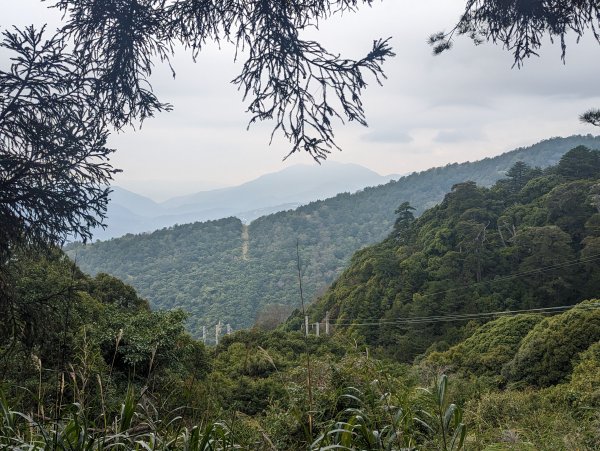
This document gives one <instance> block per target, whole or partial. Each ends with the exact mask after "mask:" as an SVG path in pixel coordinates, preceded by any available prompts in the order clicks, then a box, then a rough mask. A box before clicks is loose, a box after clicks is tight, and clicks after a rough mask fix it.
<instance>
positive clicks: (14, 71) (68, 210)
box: [0, 0, 393, 255]
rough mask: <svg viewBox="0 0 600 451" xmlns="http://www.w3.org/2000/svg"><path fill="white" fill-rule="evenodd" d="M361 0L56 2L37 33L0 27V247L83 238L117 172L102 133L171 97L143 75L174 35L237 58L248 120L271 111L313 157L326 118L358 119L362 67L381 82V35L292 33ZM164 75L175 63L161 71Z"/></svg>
mask: <svg viewBox="0 0 600 451" xmlns="http://www.w3.org/2000/svg"><path fill="white" fill-rule="evenodd" d="M371 3H372V0H363V1H357V0H341V1H340V0H335V1H334V0H310V1H306V0H289V1H284V2H273V1H266V0H252V1H250V0H223V1H213V0H175V1H166V0H77V1H75V0H56V1H55V2H54V6H55V7H56V8H58V9H60V10H61V11H62V12H63V13H64V16H63V17H64V20H65V25H64V26H63V28H62V29H60V30H59V31H58V33H57V34H56V35H54V36H51V37H49V38H46V37H45V36H44V35H45V33H44V29H43V28H42V29H40V30H36V29H35V28H34V27H28V28H26V29H24V30H20V29H16V28H15V29H14V30H13V31H5V32H4V33H3V41H2V42H1V43H0V48H2V49H5V50H8V51H9V52H11V56H12V65H11V67H10V68H8V69H7V70H1V69H0V158H1V160H0V220H1V225H0V240H1V241H0V252H2V253H4V254H6V255H8V253H10V252H9V250H10V248H11V247H12V246H15V245H17V244H19V243H22V244H41V243H51V244H60V243H63V242H64V241H65V239H66V238H67V237H72V236H75V237H81V238H83V240H84V241H85V240H86V239H89V238H91V236H92V234H91V230H92V229H93V228H94V227H98V226H101V225H102V221H103V219H104V217H105V212H106V205H107V196H108V193H109V190H108V189H107V188H106V187H107V186H108V185H109V183H110V181H111V180H112V176H113V175H114V174H115V172H117V170H115V169H114V168H113V167H112V166H111V165H110V163H109V155H110V153H111V152H112V150H111V149H108V148H106V147H105V143H106V139H107V137H108V135H109V131H110V130H112V129H121V128H123V127H125V126H127V125H133V126H135V125H137V124H139V123H141V122H143V121H144V120H145V119H146V118H148V117H151V116H153V115H154V114H156V113H157V112H160V111H164V110H168V109H170V108H171V106H170V105H169V104H166V103H163V102H161V101H160V100H159V99H158V97H157V96H156V95H155V94H154V92H153V90H152V86H151V84H150V82H149V77H150V74H151V72H152V69H153V67H154V65H155V64H156V63H158V62H166V63H168V64H170V63H169V59H170V58H171V57H172V56H173V54H174V49H175V48H176V47H177V46H179V47H180V46H181V45H183V46H184V47H185V48H187V49H189V50H191V52H192V54H193V55H194V56H197V55H198V53H199V52H200V51H201V50H202V49H203V47H204V45H205V44H206V43H207V42H208V41H213V42H217V43H222V42H228V43H231V44H233V45H234V47H235V48H236V58H237V56H241V55H242V54H243V55H245V56H247V59H246V61H245V62H244V64H243V65H242V69H241V72H240V74H239V75H238V76H237V77H236V78H235V79H234V80H233V83H234V84H235V85H237V87H238V88H239V89H241V90H242V92H243V93H244V99H245V100H247V101H248V102H249V103H248V111H249V112H251V113H252V115H253V116H252V118H251V120H250V123H253V122H256V121H262V120H268V119H273V120H274V124H275V125H274V129H273V134H274V133H275V132H278V131H280V132H281V133H283V135H284V136H285V137H286V138H287V139H288V140H289V141H290V142H291V146H292V147H291V150H290V154H291V153H294V152H297V151H306V152H308V153H309V154H310V155H311V156H312V157H313V158H314V159H315V160H317V161H319V160H322V159H325V158H326V156H327V154H328V153H329V152H330V150H331V149H332V148H337V146H336V144H335V142H334V139H333V138H334V133H333V126H332V121H333V120H334V118H337V119H340V120H342V121H343V120H348V121H357V122H359V123H361V124H363V125H366V119H365V113H364V109H363V105H362V102H361V98H360V96H361V93H362V91H363V89H364V88H365V87H366V86H367V82H366V80H365V76H366V75H367V74H369V73H370V74H372V75H373V76H374V79H375V80H376V81H377V82H378V83H381V81H382V79H383V78H384V74H383V71H382V68H381V65H382V63H383V61H384V60H385V59H386V58H387V57H390V56H393V53H392V51H391V49H390V47H389V45H388V40H377V41H374V42H373V45H372V47H371V50H370V51H369V52H368V53H367V54H366V55H365V56H364V57H363V58H361V59H359V60H350V59H345V58H342V57H340V56H339V55H334V54H332V53H330V52H328V51H327V50H326V49H325V48H323V47H322V46H321V45H320V44H319V43H318V42H315V41H310V40H304V39H302V38H301V37H300V33H301V31H302V30H305V29H307V28H310V27H316V26H317V25H318V23H319V21H321V20H323V19H326V18H328V17H330V16H331V15H333V14H336V13H344V12H348V11H354V10H356V9H357V8H358V7H359V5H360V4H364V5H370V4H371ZM173 74H174V72H173Z"/></svg>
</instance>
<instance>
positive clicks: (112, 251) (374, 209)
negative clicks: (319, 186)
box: [68, 136, 600, 334]
mask: <svg viewBox="0 0 600 451" xmlns="http://www.w3.org/2000/svg"><path fill="white" fill-rule="evenodd" d="M580 144H586V145H588V146H589V147H592V148H600V137H592V136H575V137H569V138H553V139H549V140H545V141H542V142H540V143H538V144H535V145H533V146H530V147H529V148H520V149H516V150H514V151H510V152H507V153H505V154H503V155H500V156H497V157H493V158H488V159H484V160H481V161H479V162H473V163H462V164H450V165H446V166H444V167H440V168H433V169H430V170H427V171H423V172H421V173H413V174H410V175H408V176H405V177H403V178H401V179H400V180H398V181H392V182H388V183H386V184H383V185H379V186H377V187H368V188H365V189H363V190H360V191H358V192H356V193H354V194H349V193H342V194H338V195H337V196H335V197H332V198H329V199H326V200H320V201H315V202H311V203H309V204H307V205H303V206H301V207H299V208H297V209H295V210H288V211H285V212H278V213H274V214H271V215H268V216H261V217H259V218H257V219H255V220H253V221H251V222H250V224H249V225H248V237H249V238H248V243H247V244H248V248H247V259H244V258H242V249H243V246H244V241H243V240H242V232H243V224H242V222H241V221H240V220H239V219H237V218H226V219H221V220H218V221H210V222H204V223H202V222H199V223H193V224H185V225H180V226H175V227H170V228H163V229H161V230H157V231H155V232H153V233H150V234H145V235H126V236H124V237H122V238H119V239H112V240H109V241H105V242H100V243H94V244H92V245H89V246H85V247H82V246H77V245H73V246H72V247H70V248H69V249H68V252H69V254H70V255H71V256H75V255H77V261H78V263H79V264H80V266H81V268H82V269H83V270H84V271H86V272H90V273H92V274H94V273H98V272H107V273H110V274H112V275H115V276H117V277H120V278H122V279H123V280H125V281H126V282H127V283H130V284H132V285H133V286H134V287H135V288H136V289H137V290H138V291H139V292H140V293H141V295H142V296H144V297H146V298H148V300H149V301H150V303H151V304H152V305H153V307H158V308H162V309H170V308H183V309H184V310H186V311H188V312H189V313H190V319H189V327H190V330H191V331H192V332H193V333H195V334H198V333H199V331H200V330H202V326H210V325H214V324H215V323H217V322H218V321H222V322H223V323H231V324H232V326H234V328H241V327H248V326H250V325H252V324H253V322H254V320H255V318H256V317H257V315H259V314H263V313H265V312H267V313H268V311H269V309H270V308H271V307H270V306H277V305H285V306H290V307H296V306H297V305H298V303H299V297H298V290H297V280H298V273H297V268H296V265H297V255H296V243H297V241H298V242H299V244H300V258H301V265H302V276H303V288H304V292H305V299H312V298H313V297H314V296H315V295H317V294H318V293H319V292H321V291H322V290H324V288H325V287H326V286H327V285H328V284H330V283H332V282H333V281H334V280H335V279H336V277H337V276H338V275H339V274H340V273H341V271H342V270H343V269H344V268H345V267H346V265H347V264H348V262H349V260H350V257H351V256H352V254H353V253H354V252H356V251H357V250H359V249H361V248H362V247H364V246H367V245H369V244H373V243H376V242H378V241H380V240H382V239H383V238H385V236H387V235H388V234H389V232H390V231H391V229H392V226H393V223H394V220H395V215H394V210H395V209H396V207H397V206H398V205H400V204H401V203H402V202H404V201H408V202H410V203H411V204H412V205H413V206H414V207H415V208H416V209H417V212H416V213H417V214H419V213H421V212H422V211H424V210H425V209H427V208H429V207H430V206H432V205H435V204H437V203H438V202H440V201H441V200H442V199H443V198H444V195H445V194H446V193H447V192H448V191H450V189H451V187H452V186H453V185H454V184H456V183H460V182H464V181H465V180H474V181H475V182H477V183H478V184H479V185H484V186H490V185H491V184H493V183H494V182H495V181H497V180H498V179H500V178H502V177H504V175H505V174H506V171H507V170H508V169H509V168H510V167H511V166H512V165H513V164H514V163H515V162H516V161H520V160H524V161H525V162H526V163H528V164H530V165H532V166H544V167H545V166H548V165H550V164H554V163H556V162H557V161H558V160H559V159H560V158H561V157H562V155H564V154H565V153H566V152H567V151H568V150H570V149H571V148H573V147H576V146H577V145H580ZM273 308H274V307H273Z"/></svg>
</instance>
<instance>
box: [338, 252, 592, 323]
mask: <svg viewBox="0 0 600 451" xmlns="http://www.w3.org/2000/svg"><path fill="white" fill-rule="evenodd" d="M596 260H600V254H596V255H590V256H588V257H582V258H577V259H572V260H567V261H564V262H562V263H557V264H555V265H548V266H543V267H541V268H536V269H531V270H527V271H521V272H517V273H513V274H508V275H506V276H501V277H496V278H495V279H491V280H484V281H481V282H474V283H471V284H467V285H463V286H461V287H455V288H449V289H447V290H440V291H435V292H433V293H424V294H420V293H413V295H414V294H419V296H421V297H431V296H435V295H438V294H444V293H449V292H453V291H458V290H466V289H468V288H472V287H475V286H478V285H484V284H489V283H495V282H503V281H506V280H511V279H516V278H519V277H523V276H527V275H531V274H535V273H538V272H543V271H549V270H552V269H558V268H564V267H567V266H573V265H576V264H580V263H589V262H592V261H596ZM405 300H406V301H412V297H411V298H408V297H407V298H405ZM594 305H595V304H594ZM571 307H573V306H572V305H571V306H560V307H547V308H542V309H528V310H513V311H504V312H481V313H472V314H464V315H446V316H427V317H411V318H405V319H403V320H396V321H389V322H382V321H381V320H380V319H379V318H374V319H363V321H370V322H365V323H351V322H346V323H333V324H332V325H334V326H352V325H354V326H370V325H375V326H379V325H384V324H399V323H398V322H397V321H402V324H407V323H409V322H410V323H412V324H414V323H419V322H432V320H433V319H439V320H440V322H442V321H453V320H465V319H478V318H486V317H490V316H498V315H501V314H502V313H504V314H510V312H517V313H520V312H522V313H527V312H532V313H535V312H536V311H540V313H543V312H542V311H546V310H547V312H546V314H550V313H553V312H552V310H554V309H557V311H560V309H568V308H571Z"/></svg>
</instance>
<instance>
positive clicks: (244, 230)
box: [242, 224, 250, 260]
mask: <svg viewBox="0 0 600 451" xmlns="http://www.w3.org/2000/svg"><path fill="white" fill-rule="evenodd" d="M249 242H250V235H249V234H248V225H246V224H242V260H248V245H249Z"/></svg>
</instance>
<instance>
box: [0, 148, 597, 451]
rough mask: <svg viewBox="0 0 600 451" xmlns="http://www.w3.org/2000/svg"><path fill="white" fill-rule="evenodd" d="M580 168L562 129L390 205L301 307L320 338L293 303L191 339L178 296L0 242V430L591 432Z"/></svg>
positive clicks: (330, 436)
mask: <svg viewBox="0 0 600 451" xmlns="http://www.w3.org/2000/svg"><path fill="white" fill-rule="evenodd" d="M599 175H600V151H595V150H590V149H588V148H586V147H582V146H580V147H577V148H575V149H573V150H571V151H570V152H568V153H567V154H566V155H564V156H563V157H562V158H561V159H560V161H559V162H558V164H557V165H555V166H552V167H549V168H546V169H544V170H542V169H539V168H535V167H532V166H529V165H526V164H523V163H517V164H514V165H513V166H512V167H511V168H510V169H509V170H508V172H507V177H505V178H503V179H501V180H499V181H498V182H497V183H496V184H494V185H493V186H492V187H490V188H485V187H481V186H477V185H476V184H475V183H472V182H468V181H467V182H461V183H459V184H456V185H455V186H454V187H453V188H452V190H451V191H450V192H449V193H448V194H447V195H446V196H445V197H444V199H443V201H442V202H441V203H440V204H439V205H438V206H435V207H433V208H431V209H429V210H426V211H425V212H424V213H423V214H422V215H421V216H420V217H419V218H417V219H415V217H414V210H412V209H411V207H410V204H409V203H400V206H399V207H398V205H397V204H398V202H395V203H394V204H392V205H390V209H391V210H392V211H396V221H395V223H394V225H393V231H392V232H391V234H390V235H389V236H388V237H387V238H386V239H385V240H384V241H382V242H381V243H379V244H377V245H374V246H371V247H368V248H366V249H363V250H361V251H359V252H358V253H356V254H355V255H354V256H353V258H352V261H351V264H350V266H349V267H348V269H346V270H345V271H344V273H343V274H342V276H341V277H340V278H339V279H337V280H336V281H335V282H334V284H332V286H331V288H330V289H328V290H327V291H326V292H325V293H324V294H323V295H322V296H321V297H320V298H319V299H318V300H317V301H316V302H315V303H314V304H313V305H312V306H311V307H310V308H309V314H310V315H311V317H312V320H315V321H316V320H320V319H322V314H323V312H324V311H325V310H329V311H330V314H331V318H332V323H334V324H336V327H335V330H334V332H335V333H333V334H331V335H329V336H323V335H321V336H320V337H316V336H315V335H314V334H311V335H309V336H304V334H303V333H301V332H299V331H298V330H297V329H298V327H297V325H298V324H297V323H298V322H301V321H302V318H301V317H300V316H299V315H298V314H295V315H293V316H292V317H291V318H290V319H289V320H288V322H287V323H285V324H283V325H282V326H281V327H280V328H279V329H278V330H275V331H271V332H267V331H263V330H260V329H258V328H255V329H252V330H245V331H239V332H236V333H234V334H232V335H228V336H226V337H224V338H223V340H222V341H221V343H220V344H219V345H218V346H216V347H205V346H204V345H203V344H202V343H199V342H198V341H196V340H194V339H193V338H192V337H191V336H190V335H189V334H188V333H187V332H186V331H185V317H186V313H184V312H182V311H180V310H173V311H164V312H153V311H152V310H151V309H150V308H149V307H148V303H147V302H146V301H145V300H144V299H142V298H140V297H139V296H138V295H137V294H136V292H135V291H134V289H133V288H131V287H130V286H128V285H126V284H125V283H123V282H121V281H120V280H118V279H116V278H114V277H112V276H108V275H106V274H99V275H97V276H95V277H91V276H87V275H85V274H84V273H82V272H81V271H80V270H79V269H78V267H77V266H76V264H75V263H73V261H72V260H70V259H69V258H68V257H67V256H66V255H65V254H63V253H62V251H60V250H58V249H55V250H51V251H38V252H33V251H31V250H28V251H27V252H25V251H23V252H21V253H18V254H15V256H14V258H12V259H11V261H10V264H9V265H8V267H7V270H6V274H3V281H4V282H6V283H7V284H9V285H10V286H12V287H14V292H13V293H12V296H11V299H12V303H11V304H10V305H5V304H3V305H2V307H3V311H2V312H0V313H1V315H0V318H1V320H0V321H2V328H0V331H1V336H0V339H1V341H0V374H1V375H2V376H1V378H0V380H1V383H0V393H1V396H0V445H1V446H3V447H6V448H10V447H13V448H17V449H26V448H27V447H29V446H34V445H35V446H38V447H39V448H41V449H56V448H58V449H109V448H116V449H190V450H199V449H201V450H208V449H219V450H225V449H247V450H256V449H267V450H295V449H297V450H301V449H314V450H317V449H352V450H353V449H364V450H384V449H385V450H401V449H443V450H457V449H469V450H471V449H472V450H481V449H485V450H510V449H520V450H523V449H524V450H529V449H531V450H573V449H590V450H592V449H597V444H598V443H600V435H599V431H600V427H599V426H600V417H599V415H598V412H599V409H600V391H599V387H600V378H599V377H600V376H599V375H600V347H599V343H600V310H599V309H598V308H599V307H600V300H599V299H598V292H599V290H600V287H599V286H598V283H599V281H600V264H599V262H600V203H599V199H600V177H599ZM213 226H215V224H213ZM175 230H177V229H175ZM408 293H412V296H409V295H408ZM568 307H572V308H568ZM533 309H545V310H533ZM549 309H554V310H549ZM517 310H526V311H527V312H522V313H521V314H516V313H514V311H517ZM489 312H495V313H494V314H493V315H489V316H486V315H484V314H485V313H489ZM511 312H513V313H512V314H511ZM466 315H473V316H471V317H468V316H466ZM417 318H421V320H423V319H425V320H427V321H425V322H422V323H419V324H416V323H412V324H408V325H407V324H405V323H401V322H400V320H402V319H405V320H408V319H413V320H415V319H417ZM367 321H369V322H372V325H371V326H369V327H364V326H361V325H360V324H363V323H366V322H367ZM394 321H396V322H397V324H396V323H393V322H394Z"/></svg>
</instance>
